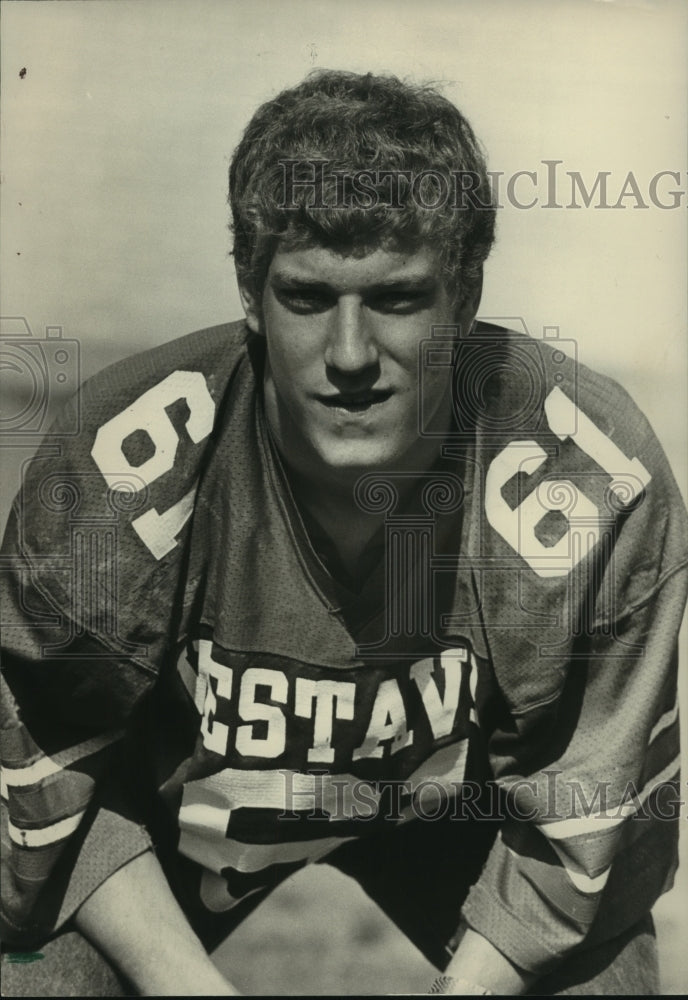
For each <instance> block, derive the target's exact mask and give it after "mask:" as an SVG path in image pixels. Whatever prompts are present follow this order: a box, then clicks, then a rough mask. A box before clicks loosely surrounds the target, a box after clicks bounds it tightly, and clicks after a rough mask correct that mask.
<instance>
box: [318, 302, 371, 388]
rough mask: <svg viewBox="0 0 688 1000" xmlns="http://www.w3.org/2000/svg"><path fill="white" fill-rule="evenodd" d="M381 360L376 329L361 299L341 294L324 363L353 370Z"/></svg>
mask: <svg viewBox="0 0 688 1000" xmlns="http://www.w3.org/2000/svg"><path fill="white" fill-rule="evenodd" d="M378 360H379V358H378V350H377V345H376V342H375V337H374V333H373V331H372V329H371V327H370V321H369V319H368V318H367V317H366V315H365V309H364V308H363V304H362V302H361V300H360V299H356V298H353V297H352V298H351V299H348V298H342V299H340V300H339V302H338V303H337V307H336V309H335V310H334V311H333V315H332V318H331V328H330V330H329V339H328V343H327V347H326V349H325V364H327V365H328V367H332V368H336V369H337V370H338V371H340V372H346V373H347V374H353V373H354V372H358V371H361V370H362V369H364V368H368V367H370V366H371V365H374V364H376V363H377V361H378Z"/></svg>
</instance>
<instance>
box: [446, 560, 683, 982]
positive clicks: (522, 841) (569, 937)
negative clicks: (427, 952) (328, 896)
mask: <svg viewBox="0 0 688 1000" xmlns="http://www.w3.org/2000/svg"><path fill="white" fill-rule="evenodd" d="M685 592H686V579H685V573H684V572H676V573H675V574H673V575H672V576H671V577H670V579H668V580H667V581H665V582H664V584H663V585H662V586H661V588H660V589H659V590H658V592H657V593H656V594H653V595H651V596H650V597H648V600H647V602H646V603H645V604H644V605H643V606H642V607H639V608H636V609H634V610H633V612H631V613H629V614H628V615H627V616H625V617H624V619H623V620H620V621H618V622H616V623H615V624H614V629H613V634H612V635H609V634H603V633H602V631H600V634H598V635H597V636H595V637H591V640H590V650H589V652H590V656H589V659H587V660H585V661H581V662H578V663H576V664H575V666H573V668H572V670H571V674H570V676H569V679H568V683H567V684H566V691H565V694H564V696H563V697H565V698H566V699H567V704H566V705H562V706H561V707H560V709H559V711H558V712H557V713H555V714H554V715H553V716H551V715H550V714H549V713H547V716H548V717H547V718H544V716H545V712H544V710H543V709H538V708H534V709H532V710H531V711H530V712H527V713H524V715H523V716H522V717H520V718H517V719H515V720H514V721H515V731H514V732H510V733H507V732H499V733H496V734H494V736H493V739H492V758H493V766H494V768H495V774H496V777H497V780H498V783H499V784H500V785H501V787H502V789H503V790H504V792H505V797H504V821H503V823H502V826H501V829H500V832H499V835H498V837H497V839H496V841H495V845H494V847H493V849H492V852H491V854H490V856H489V858H488V861H487V863H486V866H485V868H484V870H483V873H482V875H481V877H480V879H479V881H478V882H477V884H476V885H475V886H474V887H473V890H472V891H471V893H470V895H469V898H468V900H467V902H466V904H465V907H464V917H465V919H466V921H467V922H468V924H469V925H470V926H471V927H473V928H474V929H475V930H476V931H478V932H479V933H481V934H483V935H484V936H485V937H486V938H488V940H490V941H491V942H492V943H493V944H494V945H495V946H496V947H497V948H499V950H500V951H502V952H503V953H504V954H505V955H507V957H509V958H510V959H511V960H512V961H513V962H514V963H515V964H516V965H518V966H519V967H521V968H523V969H526V970H528V971H530V972H535V973H537V974H543V973H545V972H547V971H549V970H550V969H552V968H554V967H556V965H557V964H558V962H559V961H560V960H561V958H563V956H564V955H566V954H567V953H568V952H569V951H570V950H571V949H573V948H575V947H577V946H579V945H581V943H583V942H585V941H587V942H588V943H594V942H595V941H599V940H604V939H606V938H611V937H613V936H615V935H616V934H618V933H621V932H622V931H623V930H624V929H625V928H626V927H627V926H629V925H631V924H632V923H633V922H634V921H635V920H638V919H640V917H641V916H642V915H643V914H644V913H646V912H647V911H648V910H649V909H650V907H651V906H652V905H653V903H654V902H655V900H656V898H657V897H658V896H659V894H660V893H661V892H662V891H664V890H665V889H668V888H670V886H671V883H672V879H673V874H674V871H675V868H676V863H677V861H676V841H677V837H678V821H679V805H680V802H679V799H680V791H679V787H678V778H679V731H678V704H677V695H676V661H677V652H676V633H677V631H678V626H679V624H680V621H681V615H682V610H683V603H684V600H685ZM639 650H642V655H641V656H638V655H637V653H638V651H639ZM543 730H544V731H543ZM535 733H538V735H539V737H540V739H541V741H542V742H541V747H540V750H539V753H538V755H541V756H544V757H545V758H546V764H545V765H544V766H541V767H537V768H533V767H532V764H531V766H528V765H529V759H528V758H530V757H531V754H530V753H528V752H524V749H523V746H529V745H530V744H531V743H532V740H533V737H534V734H535ZM519 736H521V737H522V740H519ZM521 742H522V744H523V746H519V743H521Z"/></svg>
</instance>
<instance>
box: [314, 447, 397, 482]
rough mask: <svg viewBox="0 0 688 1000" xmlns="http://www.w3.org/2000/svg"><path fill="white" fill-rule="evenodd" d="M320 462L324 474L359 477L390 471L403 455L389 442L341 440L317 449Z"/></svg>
mask: <svg viewBox="0 0 688 1000" xmlns="http://www.w3.org/2000/svg"><path fill="white" fill-rule="evenodd" d="M317 457H318V464H319V465H320V466H321V469H322V472H323V475H327V472H328V471H329V472H330V473H331V474H334V475H341V476H346V477H347V478H348V477H351V478H354V477H356V478H358V476H362V475H365V473H368V472H390V471H393V470H394V469H395V468H396V467H397V465H399V464H400V463H401V460H402V456H401V455H398V454H397V452H396V451H395V449H393V448H390V447H389V444H387V443H386V442H385V443H382V442H372V441H360V440H359V441H348V442H342V441H339V442H337V443H336V444H334V445H332V446H327V447H323V446H322V445H321V446H320V447H319V448H318V449H317Z"/></svg>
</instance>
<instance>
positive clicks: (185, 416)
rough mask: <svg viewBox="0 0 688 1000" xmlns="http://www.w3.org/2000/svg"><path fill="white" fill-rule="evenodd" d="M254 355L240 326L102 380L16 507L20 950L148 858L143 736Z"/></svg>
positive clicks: (92, 384)
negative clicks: (135, 774)
mask: <svg viewBox="0 0 688 1000" xmlns="http://www.w3.org/2000/svg"><path fill="white" fill-rule="evenodd" d="M242 342H243V335H242V331H241V329H239V327H236V328H229V327H227V328H218V329H217V330H211V331H201V332H200V333H198V334H195V335H192V336H190V337H188V338H183V339H182V340H180V341H174V342H172V343H171V344H169V345H163V346H162V347H161V348H155V349H153V350H152V351H150V352H147V353H146V354H143V355H139V356H138V357H136V358H135V359H127V360H126V361H125V362H121V363H119V364H118V365H115V366H114V367H112V368H110V369H106V370H105V371H104V372H101V373H100V374H99V375H98V376H96V377H95V378H94V379H92V380H90V381H89V382H87V383H86V384H85V385H84V387H83V388H82V391H81V393H80V395H79V396H78V397H76V399H75V400H74V401H72V402H70V403H69V404H67V406H66V407H65V409H64V410H63V412H62V413H61V414H60V415H59V416H58V418H57V421H56V423H55V424H54V425H53V427H52V428H51V431H50V432H49V433H48V435H47V436H46V438H45V440H44V442H43V444H42V445H41V447H40V448H39V450H38V452H37V454H36V456H35V457H34V459H33V460H32V462H31V463H30V465H29V466H28V469H27V472H26V475H25V477H24V482H23V486H22V490H21V492H20V494H19V496H18V497H17V499H16V501H15V503H14V506H13V509H12V513H11V516H10V519H9V523H8V527H7V531H6V534H5V539H4V543H3V548H2V554H1V557H0V568H1V570H2V573H1V574H0V586H1V587H2V621H3V644H4V658H3V674H4V678H3V721H2V727H3V744H2V763H3V788H2V791H3V827H2V830H3V841H4V851H3V920H4V924H5V935H6V937H7V939H8V940H9V941H11V942H13V943H15V944H21V943H25V942H31V941H37V940H40V938H41V937H45V936H46V935H48V934H49V933H51V932H52V931H53V930H54V929H55V928H56V927H58V926H60V924H61V923H62V922H63V921H64V920H65V919H66V918H68V917H69V916H70V915H71V914H72V913H73V912H74V911H75V909H76V908H77V907H78V906H79V905H80V903H81V902H83V900H84V899H85V898H86V897H87V896H88V895H89V894H90V893H91V892H93V891H94V889H95V888H96V887H97V886H98V885H99V884H100V883H101V882H102V881H104V880H105V879H106V878H107V877H108V876H109V875H111V874H112V873H113V872H114V871H115V870H117V868H119V867H120V866H122V865H123V864H126V863H127V862H128V861H129V860H131V859H133V858H134V857H136V856H137V855H138V854H140V853H141V852H143V851H145V850H147V849H148V848H149V846H150V839H149V837H148V834H147V832H146V830H145V829H144V828H143V827H142V826H141V824H140V823H139V822H138V820H137V816H136V812H135V808H134V806H133V797H132V795H131V794H130V791H131V789H130V788H129V787H127V777H126V776H127V774H131V773H132V772H131V771H129V772H128V771H127V768H128V767H131V760H130V753H131V750H130V744H131V741H130V740H129V739H128V734H129V733H130V732H131V729H132V726H133V725H135V722H136V717H137V712H138V711H139V708H141V707H142V701H143V699H145V698H146V697H147V696H149V695H153V693H154V690H155V685H156V683H157V679H158V677H159V675H160V673H161V671H162V670H163V669H164V668H165V664H166V663H170V662H171V663H173V662H174V659H175V656H174V654H175V651H176V648H177V643H178V641H179V632H180V629H181V630H183V628H184V621H185V618H184V609H185V605H184V600H185V596H186V589H185V583H186V581H187V580H188V578H189V573H190V571H189V566H188V551H187V549H188V546H187V540H188V537H189V528H190V521H191V517H192V514H193V506H194V498H195V493H196V488H197V485H198V480H199V475H200V474H201V469H202V461H203V458H204V456H205V455H206V454H207V451H208V447H209V444H210V441H211V438H210V434H211V431H212V428H213V420H214V414H215V409H216V403H217V402H218V400H219V399H221V398H222V396H223V393H224V391H225V389H226V386H227V382H228V379H229V378H230V376H231V374H232V372H233V371H234V369H235V366H236V364H237V359H238V358H239V356H240V350H241V347H240V345H241V343H242ZM77 406H78V412H75V410H76V408H77ZM74 427H78V433H76V434H73V436H71V437H70V436H69V434H70V432H72V430H73V428H74ZM201 562H202V559H201ZM135 770H136V768H135V767H134V771H135Z"/></svg>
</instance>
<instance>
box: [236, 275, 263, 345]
mask: <svg viewBox="0 0 688 1000" xmlns="http://www.w3.org/2000/svg"><path fill="white" fill-rule="evenodd" d="M239 296H240V298H241V304H242V306H243V307H244V312H245V313H246V323H247V324H248V328H249V330H251V331H252V332H253V333H260V329H261V322H260V318H261V312H260V302H259V300H258V298H257V296H256V295H255V294H254V292H252V291H251V289H249V288H248V287H247V286H246V285H245V284H244V283H243V282H241V281H240V282H239Z"/></svg>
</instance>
